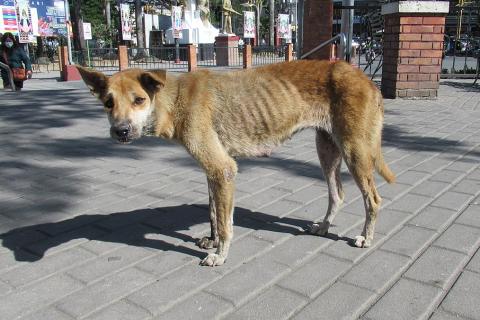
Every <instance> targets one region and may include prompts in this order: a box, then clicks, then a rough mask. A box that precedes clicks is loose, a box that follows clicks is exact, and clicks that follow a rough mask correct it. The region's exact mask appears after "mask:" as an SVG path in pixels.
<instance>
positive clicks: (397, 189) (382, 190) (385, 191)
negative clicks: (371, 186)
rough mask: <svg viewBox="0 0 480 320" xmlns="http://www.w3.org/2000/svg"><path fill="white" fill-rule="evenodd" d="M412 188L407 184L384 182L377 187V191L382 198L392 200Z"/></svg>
mask: <svg viewBox="0 0 480 320" xmlns="http://www.w3.org/2000/svg"><path fill="white" fill-rule="evenodd" d="M411 188H412V186H411V185H409V184H403V183H395V184H384V185H382V186H381V187H379V188H378V193H379V194H380V196H381V197H382V198H383V199H384V200H394V199H397V198H399V197H401V196H402V195H403V194H404V193H405V192H408V191H409V190H410V189H411Z"/></svg>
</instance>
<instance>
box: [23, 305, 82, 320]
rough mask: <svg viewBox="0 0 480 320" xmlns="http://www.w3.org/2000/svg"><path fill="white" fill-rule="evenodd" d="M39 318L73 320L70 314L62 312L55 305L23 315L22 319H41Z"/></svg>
mask: <svg viewBox="0 0 480 320" xmlns="http://www.w3.org/2000/svg"><path fill="white" fill-rule="evenodd" d="M39 319H48V320H73V319H74V318H72V317H71V316H69V315H68V314H66V313H64V312H61V311H60V310H58V309H56V308H55V307H52V306H50V307H47V308H45V309H42V310H39V311H34V312H33V313H30V314H29V315H28V316H26V317H22V320H39Z"/></svg>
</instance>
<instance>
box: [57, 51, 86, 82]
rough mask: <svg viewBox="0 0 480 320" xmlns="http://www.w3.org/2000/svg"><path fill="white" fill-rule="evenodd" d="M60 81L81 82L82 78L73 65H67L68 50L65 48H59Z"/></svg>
mask: <svg viewBox="0 0 480 320" xmlns="http://www.w3.org/2000/svg"><path fill="white" fill-rule="evenodd" d="M60 65H61V66H62V68H61V70H60V79H61V80H62V81H76V80H81V79H82V77H81V76H80V73H79V72H78V70H77V68H76V67H75V66H74V65H71V64H69V61H68V48H67V47H65V46H61V47H60Z"/></svg>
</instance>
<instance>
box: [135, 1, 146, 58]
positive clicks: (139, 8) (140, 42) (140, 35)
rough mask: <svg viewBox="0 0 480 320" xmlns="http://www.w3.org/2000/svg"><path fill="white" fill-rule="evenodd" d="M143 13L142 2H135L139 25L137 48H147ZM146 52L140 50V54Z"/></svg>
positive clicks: (136, 17) (136, 19)
mask: <svg viewBox="0 0 480 320" xmlns="http://www.w3.org/2000/svg"><path fill="white" fill-rule="evenodd" d="M142 18H143V13H142V2H141V0H135V22H136V24H137V28H136V29H137V30H136V31H137V47H138V48H145V37H144V32H143V29H144V28H143V19H142ZM140 51H142V53H143V51H144V50H139V52H140Z"/></svg>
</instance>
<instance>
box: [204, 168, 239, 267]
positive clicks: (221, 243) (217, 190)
mask: <svg viewBox="0 0 480 320" xmlns="http://www.w3.org/2000/svg"><path fill="white" fill-rule="evenodd" d="M222 171H223V173H222V176H218V175H216V174H214V175H209V176H208V184H209V186H210V190H211V192H212V195H213V196H212V198H213V202H214V205H215V213H216V222H217V232H218V245H217V251H216V252H215V253H210V254H209V255H208V256H207V257H206V258H205V259H203V261H202V262H201V264H202V265H204V266H212V267H213V266H220V265H222V264H223V263H224V262H225V260H226V258H227V255H228V250H229V248H230V242H231V239H232V237H233V202H234V200H233V196H234V191H235V184H234V176H235V173H236V166H233V167H228V168H224V169H223V170H222ZM207 175H208V173H207Z"/></svg>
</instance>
